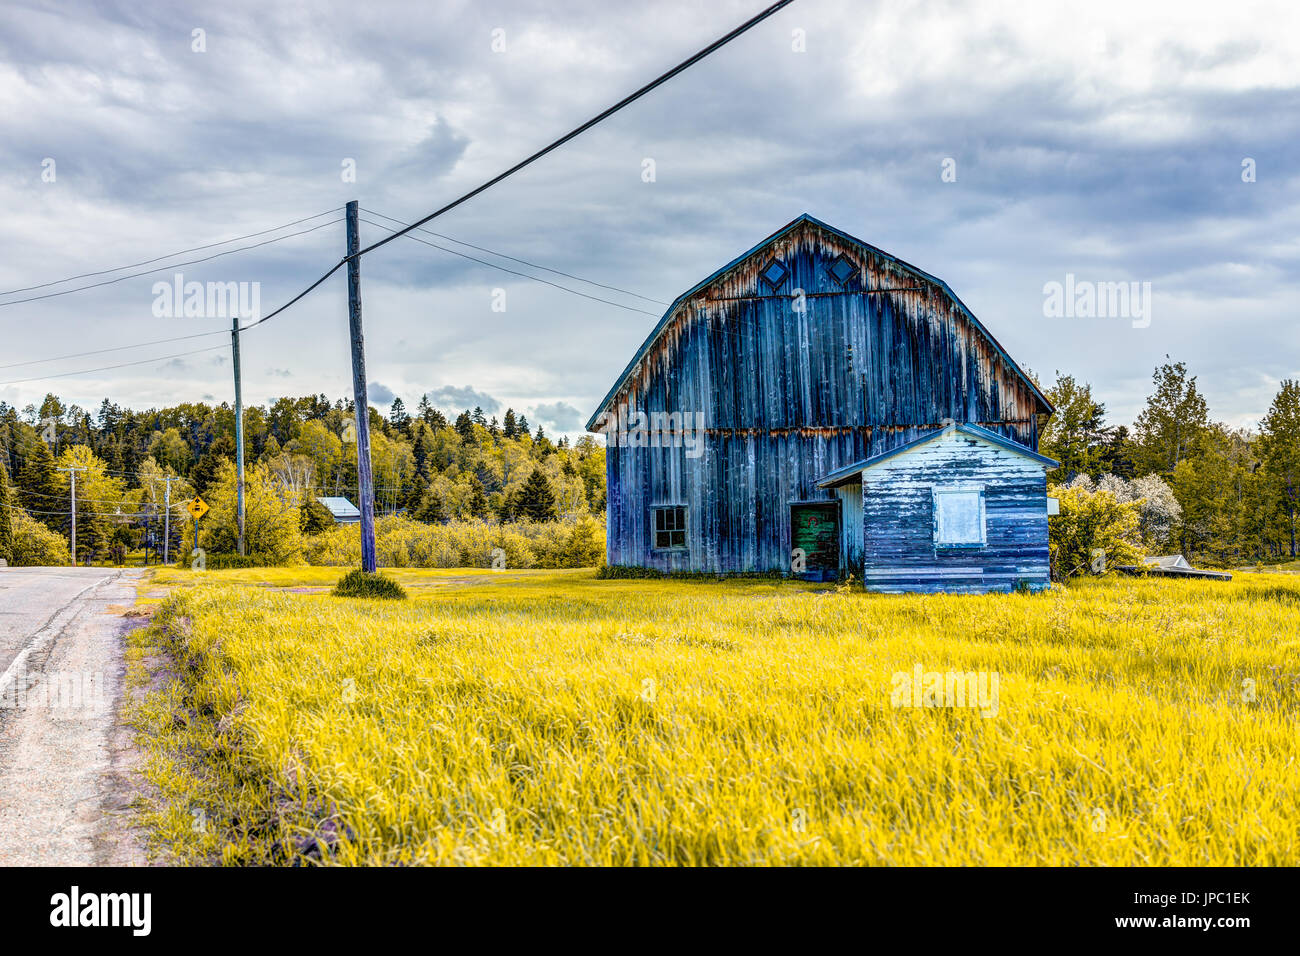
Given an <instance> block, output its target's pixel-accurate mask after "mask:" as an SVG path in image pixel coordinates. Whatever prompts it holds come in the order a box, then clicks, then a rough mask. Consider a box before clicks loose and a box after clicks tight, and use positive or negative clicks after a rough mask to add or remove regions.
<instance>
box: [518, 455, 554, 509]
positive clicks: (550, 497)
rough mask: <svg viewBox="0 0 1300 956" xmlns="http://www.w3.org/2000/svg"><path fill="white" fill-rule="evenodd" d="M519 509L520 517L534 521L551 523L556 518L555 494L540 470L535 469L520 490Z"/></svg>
mask: <svg viewBox="0 0 1300 956" xmlns="http://www.w3.org/2000/svg"><path fill="white" fill-rule="evenodd" d="M517 507H518V512H519V515H520V517H523V518H531V519H532V520H533V521H549V520H551V519H552V518H554V517H555V492H554V491H552V490H551V483H550V482H549V481H547V480H546V476H545V475H543V474H542V470H541V469H540V468H534V469H533V473H532V474H531V475H529V476H528V480H527V481H526V482H524V486H523V488H521V489H520V490H519V502H518V506H517Z"/></svg>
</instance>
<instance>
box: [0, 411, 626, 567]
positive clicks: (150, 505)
mask: <svg viewBox="0 0 1300 956" xmlns="http://www.w3.org/2000/svg"><path fill="white" fill-rule="evenodd" d="M354 412H355V406H354V404H353V403H352V402H351V401H347V400H343V399H340V400H338V401H335V402H330V401H329V400H328V399H327V398H326V397H325V396H324V395H315V396H306V397H300V398H292V397H284V398H280V399H278V400H276V401H275V402H273V403H270V404H269V405H268V406H258V405H255V406H251V407H249V408H246V409H245V410H244V439H245V460H246V465H247V468H248V472H249V479H248V480H249V481H250V482H251V481H254V480H256V481H258V482H262V483H264V484H265V485H266V486H267V487H268V488H273V489H274V491H275V493H276V495H278V496H279V497H281V498H282V499H284V500H285V501H287V502H288V503H290V504H292V505H293V506H294V507H295V508H297V509H299V511H300V520H301V530H302V532H303V533H305V534H313V533H319V532H320V531H323V530H325V529H326V528H328V527H329V526H331V525H332V523H333V518H332V517H331V515H330V513H329V511H328V510H327V509H325V508H324V507H323V506H322V505H321V504H320V503H319V502H317V500H316V499H317V498H319V497H345V498H348V499H349V500H350V501H352V502H353V503H354V504H356V503H358V496H357V468H356V462H357V458H356V441H355V424H354V422H355V418H354ZM369 416H370V434H371V460H372V468H373V472H374V501H375V509H376V512H377V513H378V514H380V515H384V514H393V513H398V512H401V513H404V514H406V515H407V516H408V517H411V518H413V519H415V520H417V521H421V522H425V523H442V522H449V521H455V520H469V519H479V520H483V521H488V522H513V521H520V520H531V521H543V522H544V521H550V520H553V519H558V518H575V517H581V516H585V515H600V514H603V513H604V509H605V451H604V448H603V447H601V446H600V445H599V444H597V442H596V441H595V440H594V439H593V438H592V437H591V436H583V437H582V438H580V439H578V440H577V441H576V442H573V443H570V442H569V441H568V439H566V438H563V437H561V438H559V439H558V440H552V439H551V438H550V437H549V436H547V435H546V434H545V431H544V430H543V429H542V427H541V426H538V427H537V428H536V429H535V430H533V428H532V426H531V425H530V424H529V422H528V420H527V418H526V416H524V415H522V414H516V413H515V411H514V410H513V409H507V410H506V412H505V415H504V416H503V419H502V420H501V421H498V420H497V419H496V418H495V417H491V418H489V417H488V416H486V415H485V414H484V412H483V410H482V409H481V408H475V409H473V410H468V409H467V410H465V411H463V412H461V413H460V414H459V415H457V416H456V417H455V418H454V419H450V420H449V419H448V417H447V416H446V415H444V414H443V412H442V411H440V410H439V409H437V408H435V407H433V405H431V404H430V403H429V401H428V399H427V397H425V398H422V399H421V401H420V403H419V406H418V407H417V408H416V410H415V412H414V414H411V413H409V412H408V411H407V409H406V406H405V403H404V402H403V401H402V399H400V398H398V399H396V400H394V402H393V403H392V407H391V408H390V410H389V413H388V415H387V417H385V416H383V415H381V414H380V412H379V411H378V410H377V409H375V408H373V407H372V408H370V409H369ZM235 452H236V449H235V415H234V411H233V409H232V408H231V407H230V406H229V405H228V404H226V403H222V404H221V405H209V404H206V403H182V404H179V405H175V406H171V407H167V408H161V409H150V410H148V411H134V410H131V409H124V408H122V407H120V406H118V405H117V404H115V403H113V402H111V401H109V400H108V399H105V400H104V401H103V403H102V404H101V405H100V408H99V410H98V412H97V413H96V414H93V415H92V414H91V412H89V411H88V410H86V409H83V408H80V407H78V406H76V405H65V404H64V403H63V402H62V401H61V400H60V399H59V397H58V396H56V395H54V394H49V395H47V396H46V397H45V400H44V401H43V402H42V403H41V405H40V407H36V406H34V405H29V406H27V407H26V408H24V409H22V410H21V411H20V410H19V409H17V408H14V407H12V406H10V405H7V404H5V403H3V402H0V558H5V559H6V560H9V561H14V560H15V554H14V551H15V548H16V547H19V548H26V549H27V550H29V551H30V550H32V549H36V550H37V551H41V554H42V555H44V557H45V558H46V559H47V560H49V563H58V562H57V561H55V560H52V557H53V556H57V551H58V547H59V546H60V542H59V541H56V540H55V539H61V546H62V547H63V548H64V551H65V553H66V549H67V547H68V540H67V539H68V538H69V537H70V533H71V524H72V516H71V512H70V504H71V487H70V484H71V478H70V474H69V472H68V471H67V470H66V469H69V468H76V469H79V470H78V471H77V473H76V482H77V489H76V490H77V522H76V524H77V551H78V555H77V558H78V560H79V561H87V560H90V561H94V560H103V559H106V558H116V559H118V560H121V557H122V555H123V554H124V553H125V552H127V551H131V550H135V549H138V548H141V547H145V548H149V547H152V548H153V549H154V550H161V546H162V530H163V526H164V524H165V522H164V521H163V520H162V518H163V508H164V505H165V502H166V500H167V499H168V494H167V491H168V489H170V501H171V505H172V508H171V511H172V516H171V522H170V524H171V528H170V534H171V539H170V547H171V548H173V549H174V548H176V547H177V546H178V545H179V543H180V538H181V525H182V521H181V520H179V519H180V517H181V516H182V515H183V512H182V511H181V510H180V503H181V502H182V501H184V500H185V499H187V498H190V497H193V496H195V495H198V496H200V497H202V496H203V495H205V494H208V495H219V494H220V493H221V485H222V484H223V482H224V483H229V482H230V481H231V480H232V479H231V478H230V477H229V476H230V475H231V474H232V472H231V469H232V468H233V463H234V460H235ZM250 491H251V489H250ZM186 520H188V519H186ZM15 542H17V543H15ZM42 549H44V550H43V551H42ZM39 556H41V555H38V557H39ZM19 557H21V556H19ZM27 557H29V558H30V555H28V556H27ZM26 563H31V562H30V560H29V561H28V562H26Z"/></svg>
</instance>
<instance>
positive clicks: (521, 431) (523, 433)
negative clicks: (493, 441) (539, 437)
mask: <svg viewBox="0 0 1300 956" xmlns="http://www.w3.org/2000/svg"><path fill="white" fill-rule="evenodd" d="M515 434H516V435H518V436H519V437H520V438H527V437H528V419H527V418H526V417H524V416H523V415H520V416H519V422H518V424H517V426H516V430H515Z"/></svg>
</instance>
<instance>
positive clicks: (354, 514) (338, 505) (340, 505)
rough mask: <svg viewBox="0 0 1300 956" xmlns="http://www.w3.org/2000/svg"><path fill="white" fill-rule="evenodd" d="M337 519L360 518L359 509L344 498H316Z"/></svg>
mask: <svg viewBox="0 0 1300 956" xmlns="http://www.w3.org/2000/svg"><path fill="white" fill-rule="evenodd" d="M316 500H317V501H319V502H320V503H321V504H323V505H324V506H325V507H326V508H328V509H329V513H330V514H332V515H333V516H334V517H335V518H336V519H337V518H360V517H361V509H359V508H358V507H357V506H356V505H354V504H353V503H352V502H350V501H348V499H346V498H317V499H316Z"/></svg>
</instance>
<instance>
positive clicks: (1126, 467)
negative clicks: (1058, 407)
mask: <svg viewBox="0 0 1300 956" xmlns="http://www.w3.org/2000/svg"><path fill="white" fill-rule="evenodd" d="M1044 454H1046V453H1044ZM1133 455H1134V449H1133V439H1132V438H1130V437H1129V433H1128V426H1127V425H1117V426H1116V427H1115V428H1112V429H1111V430H1110V435H1109V437H1108V438H1107V439H1106V444H1104V445H1103V446H1102V447H1101V454H1100V456H1099V458H1098V462H1097V467H1098V470H1099V471H1100V472H1101V473H1102V474H1110V475H1115V476H1116V477H1119V478H1132V477H1134V476H1135V475H1136V474H1137V469H1136V467H1135V465H1134V463H1133Z"/></svg>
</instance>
